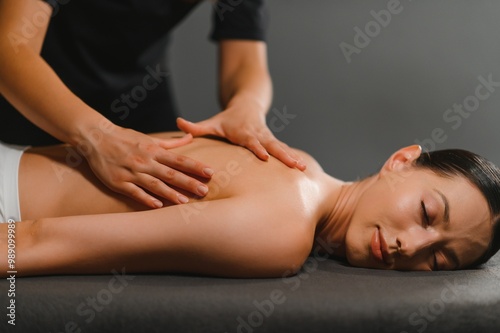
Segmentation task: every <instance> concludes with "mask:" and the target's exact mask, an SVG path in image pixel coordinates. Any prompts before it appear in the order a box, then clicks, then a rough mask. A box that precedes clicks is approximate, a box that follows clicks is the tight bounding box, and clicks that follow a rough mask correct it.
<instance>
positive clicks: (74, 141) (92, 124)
mask: <svg viewBox="0 0 500 333" xmlns="http://www.w3.org/2000/svg"><path fill="white" fill-rule="evenodd" d="M94 112H95V111H94ZM117 128H118V126H117V125H115V124H113V123H112V122H111V121H110V120H109V119H107V118H106V117H104V116H102V115H101V114H98V113H97V112H96V114H92V115H90V116H88V115H87V116H86V117H85V118H84V119H79V120H77V121H76V125H75V126H74V127H73V130H72V131H71V132H70V134H69V136H68V140H67V141H66V142H67V143H69V144H71V145H73V146H75V147H82V150H83V151H82V152H83V153H85V149H83V147H86V146H89V145H90V146H95V145H98V144H99V142H100V141H102V140H103V138H104V137H105V136H106V135H107V134H109V133H111V132H113V131H115V130H116V129H117Z"/></svg>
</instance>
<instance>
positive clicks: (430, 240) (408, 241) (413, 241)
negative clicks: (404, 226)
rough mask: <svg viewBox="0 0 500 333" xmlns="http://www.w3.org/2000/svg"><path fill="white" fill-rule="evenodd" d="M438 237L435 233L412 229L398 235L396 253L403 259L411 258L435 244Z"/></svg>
mask: <svg viewBox="0 0 500 333" xmlns="http://www.w3.org/2000/svg"><path fill="white" fill-rule="evenodd" d="M438 237H439V235H438V233H436V232H435V231H432V230H428V229H423V228H412V229H410V230H407V231H405V232H403V233H401V234H399V235H398V237H397V238H396V243H397V246H398V253H399V254H400V255H402V256H405V257H413V256H415V255H417V254H418V253H419V252H421V251H422V250H425V249H428V248H429V247H430V246H431V245H433V244H434V243H436V242H437V240H438Z"/></svg>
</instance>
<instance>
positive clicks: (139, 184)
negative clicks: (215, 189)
mask: <svg viewBox="0 0 500 333" xmlns="http://www.w3.org/2000/svg"><path fill="white" fill-rule="evenodd" d="M192 138H193V137H192V136H191V135H186V136H184V137H182V138H180V139H158V138H152V137H150V136H148V135H145V134H142V133H140V132H136V131H134V130H131V129H126V128H122V127H119V126H114V125H113V127H112V128H111V129H110V130H106V131H103V132H101V133H100V135H93V136H89V138H88V140H87V141H86V143H85V146H84V145H82V146H81V147H79V148H80V149H79V151H83V152H84V155H85V157H86V158H87V160H88V162H89V164H90V167H91V168H92V170H93V172H94V173H95V175H96V176H97V177H98V178H99V179H100V180H101V181H102V182H103V183H104V184H105V185H106V186H108V187H109V188H110V189H112V190H114V191H116V192H119V193H122V194H124V195H126V196H128V197H131V198H133V199H135V200H137V201H138V202H141V203H143V204H145V205H147V206H149V207H151V208H160V207H162V206H163V203H162V202H161V201H160V200H158V199H157V198H155V197H154V195H156V196H158V197H161V198H165V199H167V200H168V201H171V202H173V203H186V202H187V201H188V198H187V197H186V196H184V195H182V194H181V193H179V192H178V191H176V190H175V189H174V188H173V187H171V186H174V187H177V188H180V189H184V190H186V191H188V192H191V193H193V194H195V195H198V196H204V195H205V194H206V193H207V191H208V188H207V186H206V185H205V184H203V183H202V182H200V181H198V180H196V179H195V178H192V177H190V176H188V175H186V173H189V174H192V175H196V176H200V177H204V178H210V177H211V176H212V174H213V171H212V170H211V169H210V167H209V166H207V165H205V164H203V163H200V162H198V161H195V160H193V159H191V158H188V157H185V156H181V155H177V154H175V153H173V152H171V151H169V150H168V149H170V148H174V147H179V146H182V145H185V144H188V143H189V142H191V141H192ZM148 191H149V192H150V193H148Z"/></svg>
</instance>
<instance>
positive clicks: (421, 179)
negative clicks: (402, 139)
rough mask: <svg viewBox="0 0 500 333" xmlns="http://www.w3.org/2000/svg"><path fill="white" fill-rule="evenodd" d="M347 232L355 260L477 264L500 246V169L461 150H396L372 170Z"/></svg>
mask: <svg viewBox="0 0 500 333" xmlns="http://www.w3.org/2000/svg"><path fill="white" fill-rule="evenodd" d="M368 182H369V185H368V186H367V187H366V190H364V192H363V193H362V194H361V195H360V198H359V200H358V203H357V205H356V207H355V209H354V213H353V216H352V219H351V223H350V226H349V229H348V231H347V235H346V253H347V259H348V260H349V262H351V264H353V265H355V266H363V267H375V268H387V269H402V270H430V269H457V268H466V267H470V266H473V265H476V264H480V263H483V262H485V261H486V260H488V259H489V258H490V257H491V256H492V255H493V254H494V253H495V252H496V251H498V249H499V246H500V245H499V242H500V239H499V235H498V234H499V223H498V222H497V220H498V217H499V216H500V170H499V169H498V168H497V167H496V166H495V165H493V164H492V163H491V162H489V161H487V160H486V159H484V158H482V157H480V156H478V155H476V154H473V153H470V152H468V151H464V150H456V149H453V150H441V151H434V152H430V153H422V152H421V149H420V147H419V146H410V147H406V148H403V149H400V150H398V151H397V152H396V153H394V154H393V155H392V156H391V157H390V158H389V159H388V160H387V161H386V163H385V164H384V166H383V167H382V169H381V170H380V172H379V173H378V174H377V175H375V176H373V177H371V178H370V179H369V180H368Z"/></svg>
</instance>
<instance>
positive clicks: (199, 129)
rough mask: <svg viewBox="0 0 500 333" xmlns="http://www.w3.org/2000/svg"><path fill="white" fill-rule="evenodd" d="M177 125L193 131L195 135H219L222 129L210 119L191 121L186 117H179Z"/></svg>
mask: <svg viewBox="0 0 500 333" xmlns="http://www.w3.org/2000/svg"><path fill="white" fill-rule="evenodd" d="M177 127H179V129H180V130H181V131H183V132H186V133H191V134H192V135H193V136H202V135H217V136H221V130H220V129H219V128H216V127H215V125H214V124H213V122H212V121H211V120H210V119H207V120H203V121H200V122H198V123H193V122H190V121H188V120H186V119H184V118H181V117H178V118H177Z"/></svg>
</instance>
